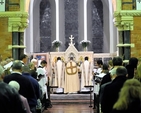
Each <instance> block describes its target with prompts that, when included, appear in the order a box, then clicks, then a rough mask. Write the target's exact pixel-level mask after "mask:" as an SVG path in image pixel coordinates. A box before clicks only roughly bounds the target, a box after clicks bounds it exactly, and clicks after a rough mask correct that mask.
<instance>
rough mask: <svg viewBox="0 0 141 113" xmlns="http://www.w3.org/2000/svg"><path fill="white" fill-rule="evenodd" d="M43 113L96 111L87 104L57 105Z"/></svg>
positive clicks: (88, 112)
mask: <svg viewBox="0 0 141 113" xmlns="http://www.w3.org/2000/svg"><path fill="white" fill-rule="evenodd" d="M43 113H96V111H95V110H94V109H93V107H89V104H62V105H60V104H58V105H53V106H52V108H48V110H45V111H44V112H43Z"/></svg>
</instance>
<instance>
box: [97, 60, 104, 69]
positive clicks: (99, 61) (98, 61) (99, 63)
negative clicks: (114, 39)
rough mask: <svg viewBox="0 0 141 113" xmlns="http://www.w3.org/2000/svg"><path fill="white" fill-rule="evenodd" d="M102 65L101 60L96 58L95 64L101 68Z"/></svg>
mask: <svg viewBox="0 0 141 113" xmlns="http://www.w3.org/2000/svg"><path fill="white" fill-rule="evenodd" d="M102 65H103V61H102V60H97V66H98V67H100V68H101V67H102Z"/></svg>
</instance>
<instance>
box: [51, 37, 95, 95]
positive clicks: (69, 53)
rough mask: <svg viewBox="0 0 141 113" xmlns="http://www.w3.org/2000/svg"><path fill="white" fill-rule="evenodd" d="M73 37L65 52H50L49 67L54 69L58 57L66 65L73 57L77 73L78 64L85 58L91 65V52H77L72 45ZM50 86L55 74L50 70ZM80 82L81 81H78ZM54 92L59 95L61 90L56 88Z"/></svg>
mask: <svg viewBox="0 0 141 113" xmlns="http://www.w3.org/2000/svg"><path fill="white" fill-rule="evenodd" d="M73 39H74V38H73V37H72V36H71V37H70V43H69V46H68V48H67V49H66V51H64V52H50V62H51V67H54V65H55V63H56V62H57V58H58V57H60V58H61V60H62V61H63V62H64V63H65V64H66V63H67V62H68V61H69V60H70V57H73V59H74V61H75V62H76V63H77V66H78V72H79V66H80V64H81V63H82V62H83V61H84V58H85V57H88V58H89V61H90V62H92V64H93V54H94V53H93V51H78V50H77V49H76V48H75V44H74V43H73ZM51 76H52V77H51V85H54V78H55V73H54V70H53V69H51ZM79 78H81V75H80V73H79ZM80 82H81V81H80ZM56 92H58V93H61V92H63V89H61V88H58V89H56Z"/></svg>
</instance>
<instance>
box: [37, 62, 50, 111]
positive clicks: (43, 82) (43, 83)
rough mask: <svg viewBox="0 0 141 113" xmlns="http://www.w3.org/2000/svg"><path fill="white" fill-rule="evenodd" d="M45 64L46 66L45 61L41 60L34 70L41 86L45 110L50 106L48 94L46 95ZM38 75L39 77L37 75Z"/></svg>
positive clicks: (47, 85)
mask: <svg viewBox="0 0 141 113" xmlns="http://www.w3.org/2000/svg"><path fill="white" fill-rule="evenodd" d="M46 66H47V61H45V60H42V61H41V62H40V65H39V67H38V68H37V70H36V72H37V79H38V83H39V85H40V86H41V87H42V92H43V95H44V97H43V102H42V103H44V104H45V105H44V106H45V110H47V108H48V107H50V106H52V105H51V102H50V100H49V95H48V89H49V88H48V87H49V84H48V81H49V79H48V75H47V71H46ZM39 76H40V77H39Z"/></svg>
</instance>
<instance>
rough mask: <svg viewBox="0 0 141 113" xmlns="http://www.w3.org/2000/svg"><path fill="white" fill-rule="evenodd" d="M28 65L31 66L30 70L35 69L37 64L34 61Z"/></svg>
mask: <svg viewBox="0 0 141 113" xmlns="http://www.w3.org/2000/svg"><path fill="white" fill-rule="evenodd" d="M28 66H29V69H30V70H34V69H35V64H34V63H33V62H30V63H29V64H28Z"/></svg>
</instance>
